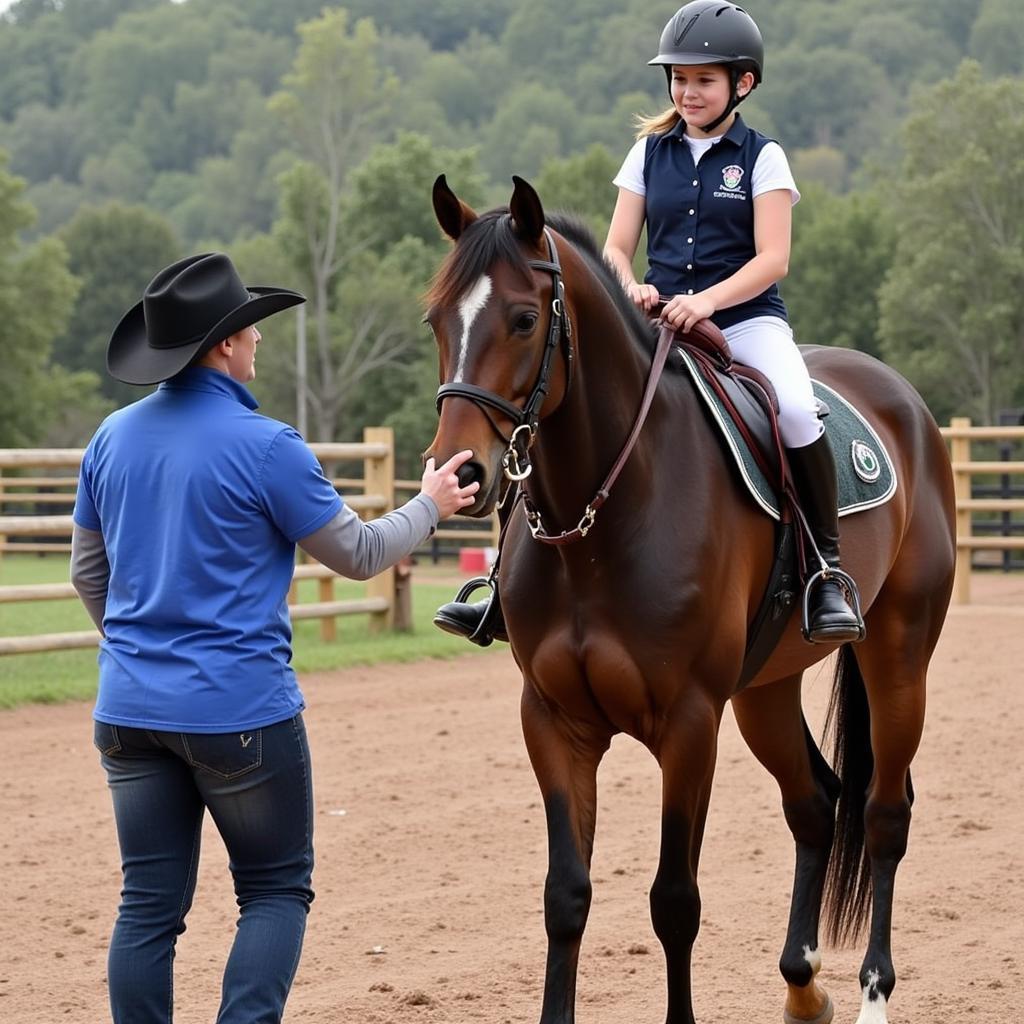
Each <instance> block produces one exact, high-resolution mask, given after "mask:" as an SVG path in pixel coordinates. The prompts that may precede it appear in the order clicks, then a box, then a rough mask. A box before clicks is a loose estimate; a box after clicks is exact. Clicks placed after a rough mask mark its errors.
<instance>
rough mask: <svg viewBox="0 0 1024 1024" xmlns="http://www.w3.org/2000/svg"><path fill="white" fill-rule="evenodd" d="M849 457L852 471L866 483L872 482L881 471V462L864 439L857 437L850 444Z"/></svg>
mask: <svg viewBox="0 0 1024 1024" xmlns="http://www.w3.org/2000/svg"><path fill="white" fill-rule="evenodd" d="M850 459H851V461H852V462H853V471H854V473H856V474H857V476H859V477H860V478H861V480H863V481H864V482H865V483H866V484H873V483H874V482H875V481H876V480H877V479H878V477H879V476H880V475H881V473H882V463H881V462H880V461H879V458H878V456H877V455H876V454H875V451H874V449H873V448H872V447H871V446H870V445H869V444H867V443H866V442H864V441H861V440H859V439H858V440H856V441H854V442H853V444H851V445H850Z"/></svg>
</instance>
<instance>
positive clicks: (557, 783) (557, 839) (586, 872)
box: [522, 680, 611, 1024]
mask: <svg viewBox="0 0 1024 1024" xmlns="http://www.w3.org/2000/svg"><path fill="white" fill-rule="evenodd" d="M522 719H523V736H524V737H525V739H526V748H527V750H528V752H529V755H530V761H531V763H532V764H533V770H534V773H535V774H536V776H537V781H538V783H539V784H540V789H541V793H542V794H543V797H544V809H545V813H546V816H547V829H548V874H547V880H546V882H545V885H544V924H545V928H546V930H547V936H548V955H547V967H546V970H545V975H544V1003H543V1008H542V1010H541V1018H540V1024H573V1021H574V1019H575V1002H576V967H577V963H578V960H579V952H580V942H581V941H582V939H583V929H584V928H585V927H586V923H587V915H588V913H589V911H590V896H591V884H590V857H591V852H592V850H593V845H594V826H595V823H596V814H597V767H598V764H599V763H600V761H601V757H602V755H603V754H604V752H605V750H607V749H608V744H609V742H610V739H611V737H610V735H609V734H608V733H607V732H606V731H604V730H593V729H590V728H588V727H587V726H585V725H581V724H580V723H578V722H572V723H570V722H568V721H567V720H566V719H565V718H564V717H563V716H561V715H560V714H559V713H558V712H557V711H556V710H555V709H553V708H552V707H551V706H550V705H548V704H547V703H546V702H545V701H544V699H543V698H542V697H541V696H540V694H539V693H538V692H537V690H536V689H535V687H534V686H533V684H532V683H530V682H529V680H527V681H526V682H525V685H524V687H523V700H522Z"/></svg>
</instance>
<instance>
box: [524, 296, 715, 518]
mask: <svg viewBox="0 0 1024 1024" xmlns="http://www.w3.org/2000/svg"><path fill="white" fill-rule="evenodd" d="M575 328H576V330H577V331H578V334H579V337H578V351H579V357H578V366H577V368H576V372H575V375H574V378H573V381H572V386H571V388H570V392H569V395H568V396H567V398H566V400H565V401H564V402H563V404H562V406H561V407H560V408H559V409H558V410H557V411H556V412H555V413H554V414H552V416H551V417H549V418H548V419H547V420H545V421H543V422H542V424H541V428H540V432H539V435H538V442H537V457H536V460H535V462H536V470H537V472H536V480H534V481H532V482H531V487H530V490H531V493H533V494H534V497H535V500H536V501H537V504H538V505H539V506H541V507H542V509H544V510H546V511H548V512H549V513H550V517H551V519H552V520H553V522H552V523H551V526H552V527H553V528H554V527H555V526H556V524H557V529H567V528H569V527H571V526H574V525H575V524H576V522H577V521H578V519H579V517H580V516H581V515H582V513H583V510H584V508H585V506H586V504H587V502H589V501H591V500H592V499H593V498H594V496H595V492H596V490H597V488H598V487H599V486H600V485H601V484H602V483H603V481H604V479H605V477H606V476H607V474H608V472H609V471H610V469H611V467H612V465H613V464H614V463H615V460H616V459H617V458H618V456H619V454H620V452H621V451H622V449H623V446H624V445H625V443H626V439H627V438H628V436H629V434H630V431H631V430H632V427H633V424H634V422H635V420H636V417H637V413H638V412H639V410H640V405H641V401H642V398H643V395H644V391H645V389H646V387H647V382H648V379H649V377H650V372H651V361H652V354H653V345H652V346H651V348H650V349H648V350H646V351H645V350H643V349H642V348H641V347H640V346H639V345H637V344H636V342H635V340H634V339H633V338H632V337H631V336H630V335H629V333H628V328H627V326H626V325H625V324H624V323H623V322H622V318H621V316H620V315H619V313H618V311H617V310H615V309H614V307H612V305H611V303H610V301H609V303H608V306H607V307H605V308H604V309H601V308H599V309H598V310H597V311H596V312H593V311H592V312H590V313H589V314H580V315H579V318H578V322H577V324H576V325H575ZM706 429H707V428H706V425H705V424H704V422H703V418H702V417H701V416H700V410H699V409H698V408H697V406H696V403H695V402H692V401H689V402H687V401H686V400H685V396H684V395H683V394H682V392H681V391H676V392H674V393H673V392H672V390H671V389H666V388H664V387H662V388H660V389H659V391H658V393H657V394H656V395H655V396H654V401H653V404H652V406H651V410H650V414H649V416H648V419H647V421H646V423H645V425H644V428H643V430H642V431H641V433H640V436H639V438H638V440H637V442H636V446H635V447H634V449H633V451H632V453H631V454H630V456H629V459H628V460H627V462H626V463H625V465H624V467H623V469H622V472H621V475H620V476H619V477H618V479H617V481H616V483H615V490H616V491H622V492H626V493H629V495H630V501H631V503H632V502H646V501H647V499H648V497H649V492H650V491H651V488H652V486H653V485H654V482H655V480H654V478H655V474H656V472H657V456H656V453H657V451H659V450H660V449H661V448H664V447H665V446H666V445H669V446H678V447H679V448H680V450H686V446H687V445H690V444H695V443H698V439H699V436H700V434H701V432H702V431H705V432H706Z"/></svg>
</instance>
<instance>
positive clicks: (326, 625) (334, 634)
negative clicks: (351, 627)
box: [317, 576, 338, 644]
mask: <svg viewBox="0 0 1024 1024" xmlns="http://www.w3.org/2000/svg"><path fill="white" fill-rule="evenodd" d="M317 584H318V589H319V598H318V599H319V600H320V601H324V602H326V601H333V600H334V577H333V576H324V577H321V578H320V579H319V580H317ZM337 638H338V630H337V628H336V626H335V622H334V616H333V615H326V616H324V618H322V619H321V620H320V639H321V640H323V642H324V643H325V644H330V643H333V642H334V641H335V640H336V639H337Z"/></svg>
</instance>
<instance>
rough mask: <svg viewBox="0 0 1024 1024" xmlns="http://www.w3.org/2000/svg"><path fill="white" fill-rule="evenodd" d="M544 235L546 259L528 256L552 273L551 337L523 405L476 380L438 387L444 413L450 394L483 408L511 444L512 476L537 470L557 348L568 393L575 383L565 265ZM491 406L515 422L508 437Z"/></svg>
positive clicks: (506, 461)
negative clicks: (533, 458) (533, 453)
mask: <svg viewBox="0 0 1024 1024" xmlns="http://www.w3.org/2000/svg"><path fill="white" fill-rule="evenodd" d="M544 237H545V239H546V240H547V243H548V256H549V258H548V259H546V260H527V266H529V267H530V268H531V269H533V270H546V271H547V272H548V273H549V274H551V294H552V298H551V319H550V321H549V323H548V334H547V340H546V341H545V343H544V352H543V355H542V356H541V361H540V369H539V370H538V371H537V379H536V380H535V382H534V385H533V388H532V390H531V391H530V394H529V395H528V397H527V399H526V402H525V404H524V405H523V407H522V408H520V407H519V406H518V405H515V404H514V403H512V402H510V401H509V400H508V399H507V398H502V396H501V395H498V394H495V393H494V392H493V391H488V390H487V389H486V388H481V387H478V386H477V385H476V384H465V383H463V382H461V381H455V382H452V383H449V384H442V385H441V386H440V387H439V388H438V389H437V411H438V414H439V415H440V412H441V405H442V403H443V402H444V400H445V399H446V398H465V399H468V400H469V401H470V402H473V403H474V404H475V405H477V406H478V407H479V408H480V411H481V412H483V414H484V416H486V417H487V421H488V422H489V423H490V424H491V427H492V428H493V429H494V431H495V433H497V435H498V436H499V437H500V438H501V439H502V441H504V442H505V444H506V445H508V449H507V450H506V452H505V454H504V455H503V456H502V466H503V467H504V470H505V475H506V476H507V477H508V478H509V479H510V480H525V479H526V477H528V476H529V475H530V473H531V472H532V470H533V467H532V465H531V464H530V461H529V456H528V455H527V452H528V451H529V450H530V448H531V447H532V446H533V442H534V439H535V438H536V436H537V426H538V424H539V423H540V410H541V407H542V406H543V405H544V400H545V399H546V398H547V396H548V391H549V388H550V384H551V366H552V363H553V361H554V356H555V352H556V351H557V350H558V349H559V348H563V349H564V352H565V393H566V394H568V393H569V387H570V386H571V384H572V366H573V351H572V323H571V321H570V320H569V312H568V310H567V309H566V307H565V285H564V284H563V283H562V265H561V264H560V263H559V261H558V250H557V249H556V248H555V242H554V239H553V238H552V237H551V232H550V231H548V229H547V228H545V229H544ZM488 407H490V408H491V409H495V410H497V411H498V412H499V413H501V415H502V416H506V417H507V418H508V419H509V420H511V422H512V424H513V428H512V433H511V434H510V435H509V436H508V437H506V436H505V434H504V433H502V431H501V430H500V429H499V427H498V425H497V424H496V423H495V422H494V418H493V417H492V416H491V415H490V413H489V411H488Z"/></svg>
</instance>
